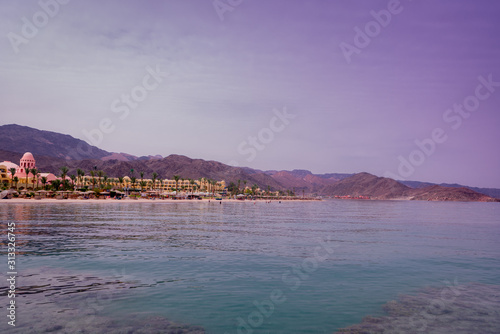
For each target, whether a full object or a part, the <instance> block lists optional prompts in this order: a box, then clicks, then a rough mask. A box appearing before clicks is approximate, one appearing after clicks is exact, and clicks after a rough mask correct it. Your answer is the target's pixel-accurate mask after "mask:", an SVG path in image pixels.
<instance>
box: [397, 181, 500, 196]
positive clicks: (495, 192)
mask: <svg viewBox="0 0 500 334" xmlns="http://www.w3.org/2000/svg"><path fill="white" fill-rule="evenodd" d="M399 182H401V183H402V184H404V185H407V186H408V187H410V188H416V189H417V188H425V187H430V186H435V185H436V184H435V183H429V182H420V181H399ZM438 185H439V186H442V187H448V188H468V189H471V190H474V191H476V192H478V193H481V194H485V195H488V196H490V197H493V198H499V199H500V189H495V188H478V187H466V186H464V185H461V184H456V183H452V184H450V183H440V184H438Z"/></svg>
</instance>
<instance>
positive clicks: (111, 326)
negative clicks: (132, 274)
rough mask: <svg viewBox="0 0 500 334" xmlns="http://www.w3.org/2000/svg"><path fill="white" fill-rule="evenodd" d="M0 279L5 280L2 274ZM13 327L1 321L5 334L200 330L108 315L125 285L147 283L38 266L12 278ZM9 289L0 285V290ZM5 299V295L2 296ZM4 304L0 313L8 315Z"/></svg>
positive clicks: (143, 316) (125, 292) (135, 316)
mask: <svg viewBox="0 0 500 334" xmlns="http://www.w3.org/2000/svg"><path fill="white" fill-rule="evenodd" d="M1 281H2V282H5V281H6V279H5V277H4V276H3V275H2V277H1ZM16 284H17V286H16V293H15V295H16V296H15V298H14V300H15V306H16V322H15V327H12V326H10V325H7V324H6V321H5V322H2V323H1V324H0V332H2V333H3V332H6V331H7V329H8V331H9V333H23V334H24V333H26V334H32V333H33V334H34V333H57V334H63V333H64V334H69V333H82V334H83V333H116V334H118V333H120V334H121V333H131V334H150V333H171V334H184V333H193V334H194V333H205V331H204V329H203V328H201V327H196V326H189V325H183V324H178V323H175V322H172V321H170V320H168V319H166V318H165V317H162V316H151V314H127V315H123V314H122V315H121V316H120V318H119V319H117V318H116V317H114V316H112V315H110V314H111V313H110V312H108V311H109V309H112V307H113V302H114V301H116V300H127V299H129V298H130V296H129V293H130V292H129V291H130V289H133V288H135V289H137V288H143V287H150V286H151V285H150V284H149V285H147V284H143V283H141V282H139V281H136V280H131V279H129V278H128V277H127V276H126V275H120V274H119V273H117V274H116V275H112V276H106V277H101V276H99V275H97V274H96V273H87V272H73V271H69V270H66V269H61V268H51V267H42V268H37V269H26V270H23V272H22V273H20V274H19V275H18V276H17V277H16ZM8 290H9V288H8V287H5V286H0V295H1V296H5V297H6V296H7V294H8V293H9V291H8ZM4 300H7V298H4ZM7 305H8V301H7V303H5V304H2V305H0V312H1V313H3V314H7V313H8V310H7V309H6V306H7Z"/></svg>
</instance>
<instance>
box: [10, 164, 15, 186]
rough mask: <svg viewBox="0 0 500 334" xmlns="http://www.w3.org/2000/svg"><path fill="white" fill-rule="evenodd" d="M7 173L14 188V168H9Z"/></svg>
mask: <svg viewBox="0 0 500 334" xmlns="http://www.w3.org/2000/svg"><path fill="white" fill-rule="evenodd" d="M9 172H10V177H11V179H12V182H11V183H12V187H13V186H14V175H15V174H16V169H15V168H9Z"/></svg>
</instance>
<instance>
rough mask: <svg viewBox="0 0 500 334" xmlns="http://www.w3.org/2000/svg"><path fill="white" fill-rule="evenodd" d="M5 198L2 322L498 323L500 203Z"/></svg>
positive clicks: (392, 327)
mask: <svg viewBox="0 0 500 334" xmlns="http://www.w3.org/2000/svg"><path fill="white" fill-rule="evenodd" d="M0 212H1V215H2V217H3V219H2V230H3V231H4V236H3V237H2V239H3V243H4V245H3V247H2V253H1V258H2V260H1V263H2V265H1V267H0V268H2V272H1V274H2V275H3V276H2V278H1V284H0V286H1V287H2V288H1V292H2V298H1V299H0V300H1V301H2V302H1V303H0V307H1V309H0V312H1V313H2V316H1V317H0V319H3V320H1V323H0V330H1V331H2V332H6V331H7V330H8V331H9V332H19V333H41V332H52V333H203V332H205V331H206V332H207V333H333V332H336V331H338V330H339V329H341V328H345V327H348V326H352V327H349V329H344V330H343V331H345V332H350V333H356V332H359V333H362V332H374V333H382V332H384V333H385V332H387V333H389V332H407V333H410V332H414V333H431V332H435V333H446V332H454V333H460V332H463V333H471V332H477V333H498V332H500V324H499V319H500V315H499V310H500V309H499V303H500V293H499V291H500V289H499V286H498V285H499V284H500V261H499V258H500V246H499V242H498V240H500V205H499V204H498V203H448V202H406V201H322V202H301V203H299V202H287V203H285V202H283V203H277V202H273V203H271V204H266V203H256V204H254V203H252V202H244V203H223V204H222V205H219V204H218V203H217V202H215V203H214V202H213V201H212V203H207V202H203V203H200V202H193V203H179V204H177V203H175V202H161V203H160V202H155V203H130V204H126V203H121V202H116V203H102V204H87V203H76V204H69V203H64V204H62V203H61V204H58V203H53V204H52V203H50V204H41V203H36V202H27V203H26V204H24V203H20V204H16V203H12V204H9V203H8V201H3V202H2V203H0ZM12 221H13V222H16V236H17V240H16V246H17V251H18V252H19V254H18V255H17V271H18V277H17V282H16V284H17V295H16V301H17V304H16V305H17V309H16V327H15V328H13V327H11V326H9V325H8V324H7V321H9V319H8V318H7V317H6V315H7V312H8V310H7V306H8V302H9V299H8V298H7V293H8V288H7V284H6V279H5V275H6V273H7V271H8V270H7V254H6V253H7V250H6V237H7V232H6V231H7V222H12ZM386 312H387V313H386ZM367 316H370V317H367ZM363 318H364V321H363ZM356 324H358V325H356ZM481 326H482V327H481ZM471 328H472V329H476V330H477V331H475V330H473V331H471Z"/></svg>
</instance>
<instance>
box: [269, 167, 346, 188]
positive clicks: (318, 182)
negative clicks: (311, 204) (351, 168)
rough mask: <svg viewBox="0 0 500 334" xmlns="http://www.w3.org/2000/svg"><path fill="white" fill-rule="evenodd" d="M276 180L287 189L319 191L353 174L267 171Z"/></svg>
mask: <svg viewBox="0 0 500 334" xmlns="http://www.w3.org/2000/svg"><path fill="white" fill-rule="evenodd" d="M266 174H268V175H271V176H272V178H273V179H274V180H276V181H277V182H278V183H280V184H282V185H283V186H284V187H285V188H287V189H295V190H296V192H298V193H300V192H302V190H304V191H305V192H307V193H319V192H320V191H321V189H323V188H324V187H325V186H327V185H331V184H334V183H336V182H338V181H340V180H342V179H344V178H346V177H349V176H351V175H352V174H313V173H311V172H310V171H308V170H297V169H295V170H293V171H286V170H282V171H266Z"/></svg>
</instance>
